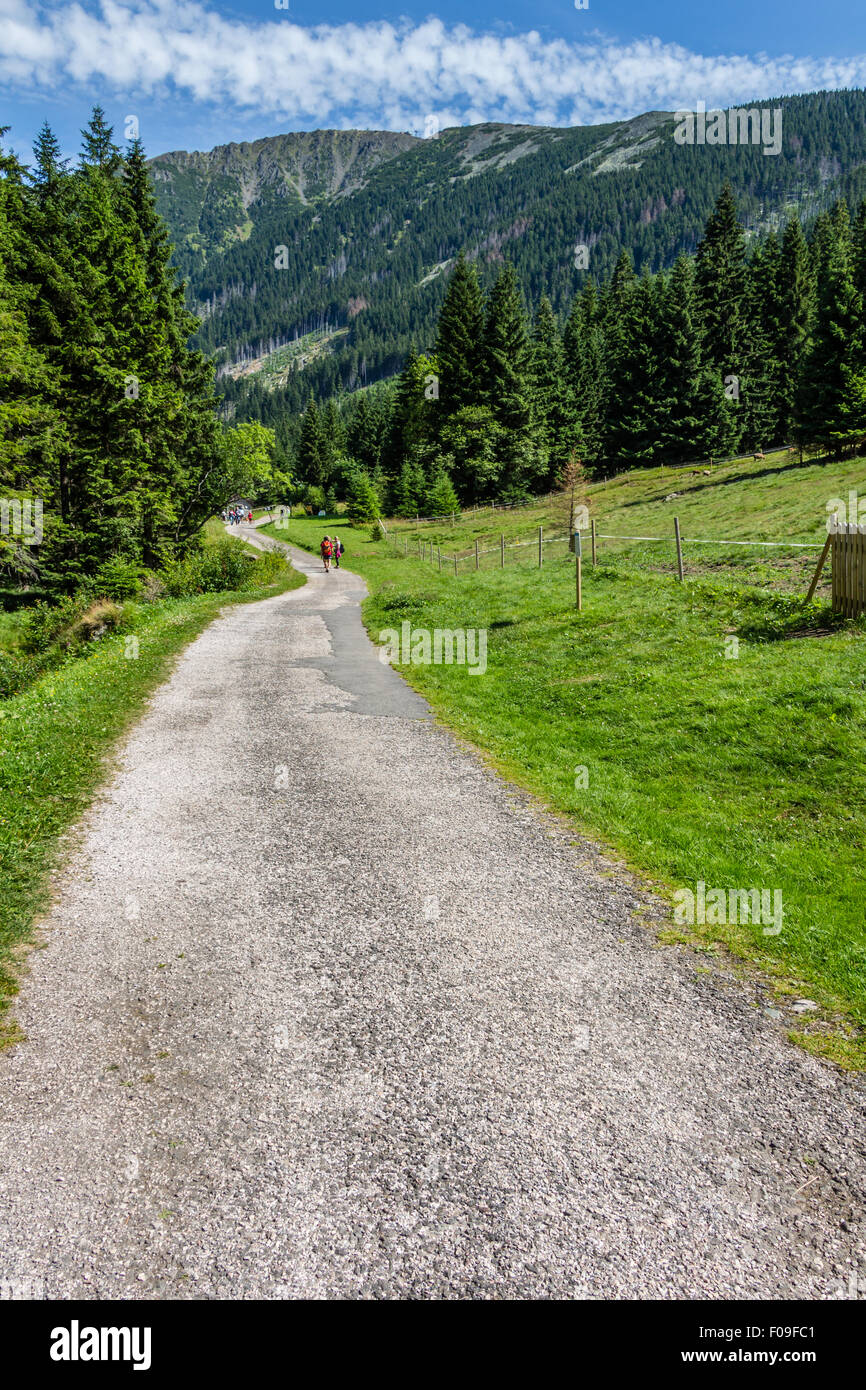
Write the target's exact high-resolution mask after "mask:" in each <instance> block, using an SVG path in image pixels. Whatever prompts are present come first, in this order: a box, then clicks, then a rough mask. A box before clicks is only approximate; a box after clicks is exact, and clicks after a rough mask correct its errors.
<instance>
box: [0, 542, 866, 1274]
mask: <svg viewBox="0 0 866 1390" xmlns="http://www.w3.org/2000/svg"><path fill="white" fill-rule="evenodd" d="M260 540H261V543H262V544H264V543H265V541H264V538H260ZM294 556H295V558H296V562H297V564H298V565H299V567H300V568H302V569H305V570H306V571H307V572H308V573H309V574H310V576H311V577H310V580H309V582H308V584H307V585H306V587H305V588H303V589H301V590H296V591H294V592H292V593H288V594H285V595H282V596H280V597H277V598H273V599H269V600H266V601H264V602H261V603H257V604H252V605H247V606H245V607H237V608H233V609H231V610H228V611H227V612H226V614H225V615H224V616H223V617H222V618H220V619H218V620H217V621H216V622H215V623H213V624H212V625H211V627H209V628H208V630H207V631H206V632H205V633H204V634H203V635H202V636H201V637H199V638H198V640H197V641H195V642H194V643H193V644H192V645H191V646H190V647H189V648H188V649H187V650H186V652H185V654H184V655H183V656H182V658H181V659H180V661H179V663H178V665H177V667H176V670H175V673H174V675H173V676H172V678H171V679H170V680H169V681H168V683H167V684H166V685H164V686H163V687H162V688H161V689H160V690H159V691H158V692H157V694H156V695H155V696H154V698H153V699H152V700H151V702H150V704H149V706H148V709H147V712H146V714H145V716H144V718H143V719H142V720H141V722H140V723H139V724H138V725H137V727H136V728H135V729H134V731H133V732H132V733H131V735H130V736H129V737H128V738H127V740H126V741H125V743H124V745H123V747H122V749H121V750H120V753H119V756H118V760H117V769H116V772H115V773H114V775H113V776H112V777H111V779H110V780H109V782H108V784H107V785H106V787H105V789H104V792H103V794H102V796H101V797H100V799H99V800H98V801H97V803H96V804H95V805H94V807H93V808H92V810H91V812H90V813H89V815H88V816H87V817H86V818H85V820H84V822H83V825H82V827H81V830H80V834H79V835H78V836H77V843H76V846H75V847H74V849H73V851H72V853H71V855H70V858H69V860H68V862H67V866H66V869H65V870H64V871H63V872H62V873H61V874H60V876H59V878H58V883H57V894H56V905H55V907H54V909H53V910H52V911H51V913H50V915H49V916H48V917H47V919H46V920H45V923H44V927H43V930H42V941H43V942H44V949H42V950H37V951H34V952H33V953H32V954H31V956H30V963H29V972H28V975H27V977H26V978H25V980H24V985H23V989H22V994H21V998H20V1001H19V1005H18V1009H17V1017H18V1020H19V1023H20V1024H21V1026H22V1028H23V1029H24V1031H25V1033H26V1042H24V1043H23V1044H21V1045H19V1046H18V1047H16V1048H14V1049H13V1050H11V1051H10V1052H8V1053H6V1054H4V1055H0V1291H4V1290H5V1293H6V1296H7V1297H8V1296H12V1297H26V1296H28V1295H32V1294H34V1293H35V1294H37V1295H44V1296H46V1297H50V1298H55V1297H60V1298H67V1297H69V1298H71V1297H93V1298H106V1297H124V1298H145V1299H146V1298H177V1297H181V1298H184V1297H189V1298H290V1297H309V1296H312V1297H330V1298H334V1297H337V1298H358V1297H361V1298H405V1297H413V1298H497V1297H518V1298H523V1297H538V1296H540V1297H553V1298H561V1297H567V1298H628V1297H631V1298H710V1297H721V1298H736V1297H758V1298H771V1299H775V1298H791V1297H797V1296H804V1297H807V1298H827V1297H839V1296H849V1294H848V1291H850V1288H851V1287H852V1284H851V1277H852V1275H856V1276H858V1277H859V1279H860V1284H859V1288H860V1292H861V1296H862V1294H863V1291H864V1290H866V1258H864V1250H863V1240H862V1234H861V1232H862V1226H861V1225H860V1224H859V1222H860V1210H861V1200H862V1193H863V1190H864V1186H866V1183H864V1175H866V1163H864V1154H863V1145H862V1135H863V1109H864V1093H863V1088H862V1086H861V1085H860V1084H859V1083H858V1082H856V1081H852V1080H850V1079H847V1078H846V1077H844V1076H842V1075H841V1074H839V1073H837V1072H836V1071H835V1070H833V1069H831V1068H830V1067H828V1066H825V1065H823V1064H820V1063H818V1062H816V1061H815V1060H813V1059H811V1058H810V1057H808V1056H806V1055H805V1054H803V1053H801V1052H800V1051H798V1050H797V1049H795V1048H793V1047H792V1046H791V1045H790V1044H788V1043H787V1042H786V1040H785V1038H784V1036H783V1033H782V1031H781V1028H780V1025H779V1024H778V1023H776V1022H774V1021H773V1020H772V1019H770V1018H768V1017H766V1016H765V1015H764V1014H762V1012H761V1011H760V1010H758V1009H756V1008H755V1007H754V1001H753V999H751V998H750V997H749V996H748V995H747V993H746V990H745V988H744V987H743V986H741V985H738V984H733V983H731V982H727V983H726V981H725V979H724V977H723V975H720V974H716V975H713V974H700V973H698V972H697V970H696V960H695V958H694V957H692V956H690V955H689V954H688V953H686V952H682V951H678V950H675V949H672V948H659V947H658V945H657V944H655V937H654V934H653V932H652V930H651V928H650V927H649V926H648V925H647V914H648V915H649V917H652V915H653V913H654V912H655V911H656V910H657V909H656V907H655V906H654V904H653V902H652V899H651V897H649V895H648V894H647V893H646V892H644V890H642V889H641V888H640V887H639V885H637V884H636V883H635V881H634V880H632V879H631V878H630V877H629V876H628V875H627V874H626V873H625V872H624V871H623V870H621V869H620V868H618V867H617V866H616V865H614V864H613V863H611V862H610V861H609V860H608V859H606V858H605V856H604V855H603V854H602V853H601V852H599V851H598V850H597V849H595V848H594V847H593V846H592V845H589V844H587V843H585V842H583V841H579V840H577V839H576V838H575V836H574V835H573V834H571V833H569V832H568V831H567V829H566V828H564V827H563V826H562V825H561V824H559V823H558V822H556V821H554V820H553V819H552V818H549V817H546V816H544V815H543V814H542V813H540V812H539V811H538V809H537V808H536V807H534V806H533V804H532V803H531V801H530V799H529V798H528V797H525V796H524V795H522V794H521V793H519V792H516V791H515V790H514V789H513V788H511V787H509V786H508V784H506V783H504V782H503V781H501V780H500V779H499V778H498V777H496V776H495V775H494V774H493V773H491V772H490V771H488V770H487V769H486V768H485V767H484V766H483V765H482V763H481V762H480V761H479V760H478V759H477V758H476V757H475V756H474V755H473V754H471V753H470V752H467V751H466V750H464V749H462V748H461V747H460V746H459V745H458V744H457V742H456V741H455V740H454V739H453V738H452V737H451V736H450V735H449V734H448V733H446V732H445V731H443V730H442V729H440V728H438V727H437V726H436V725H435V724H434V723H433V721H432V720H431V719H430V718H429V713H428V710H427V707H426V705H425V704H424V703H423V701H421V700H420V699H419V698H418V697H417V696H416V695H414V694H413V693H412V692H411V691H410V690H409V689H408V687H406V686H405V685H404V683H403V682H402V680H401V679H400V677H399V676H398V675H397V674H396V673H395V672H394V671H392V670H390V669H389V668H388V667H386V666H383V665H382V664H381V663H380V662H379V661H378V659H377V654H376V651H375V648H374V647H373V646H372V645H371V644H370V643H369V641H368V639H367V638H366V636H365V635H364V633H363V630H362V628H361V624H360V619H359V614H358V602H359V598H360V596H361V595H362V593H363V585H362V584H361V581H360V580H358V579H357V578H356V577H355V576H353V575H351V574H350V573H348V572H347V571H345V570H343V571H340V572H332V573H331V574H330V575H328V576H324V575H323V574H322V572H321V568H320V567H319V566H318V565H316V564H315V563H314V562H313V560H312V559H311V558H310V557H308V556H303V555H302V554H301V552H294ZM479 679H483V677H480V678H479Z"/></svg>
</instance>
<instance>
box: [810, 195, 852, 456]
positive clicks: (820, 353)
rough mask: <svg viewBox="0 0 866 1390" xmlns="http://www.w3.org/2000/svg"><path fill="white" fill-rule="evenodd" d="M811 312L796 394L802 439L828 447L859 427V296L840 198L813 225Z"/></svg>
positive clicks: (848, 440) (842, 443)
mask: <svg viewBox="0 0 866 1390" xmlns="http://www.w3.org/2000/svg"><path fill="white" fill-rule="evenodd" d="M815 246H816V290H815V318H814V322H813V324H812V331H811V337H810V344H809V348H808V351H807V353H806V356H805V358H804V362H803V371H802V374H801V380H800V391H799V399H798V430H799V434H800V437H801V439H802V440H803V441H804V442H805V443H807V444H811V445H818V446H819V447H822V448H824V449H826V450H828V451H831V450H838V449H839V448H844V447H849V446H850V445H851V444H852V443H853V442H855V441H856V440H857V439H859V438H860V437H861V435H862V434H863V433H864V424H863V422H862V421H861V420H860V418H859V415H858V412H857V405H858V401H859V390H858V381H859V378H860V374H861V373H862V371H863V367H864V363H863V358H862V350H861V341H862V340H861V332H862V323H863V300H862V298H861V296H860V295H859V294H858V292H857V289H856V286H855V283H854V252H853V245H852V240H851V233H850V224H849V222H848V217H847V208H846V207H845V205H844V203H841V204H837V206H836V208H835V209H834V212H833V215H832V216H831V217H830V218H828V219H827V220H826V221H824V222H823V223H822V224H821V226H820V227H818V228H816V238H815Z"/></svg>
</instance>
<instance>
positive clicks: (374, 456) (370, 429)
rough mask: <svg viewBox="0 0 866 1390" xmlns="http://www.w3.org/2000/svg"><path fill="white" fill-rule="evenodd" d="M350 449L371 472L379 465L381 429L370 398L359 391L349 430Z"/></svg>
mask: <svg viewBox="0 0 866 1390" xmlns="http://www.w3.org/2000/svg"><path fill="white" fill-rule="evenodd" d="M347 444H348V450H349V454H350V456H351V458H353V459H354V460H355V462H356V463H357V464H359V466H360V467H361V468H362V469H363V470H364V471H365V472H366V473H369V474H371V475H372V474H373V473H374V472H375V470H376V469H377V468H378V466H379V429H378V421H377V419H376V415H375V412H374V410H373V407H372V406H371V404H370V398H369V396H368V394H367V392H366V391H361V392H359V400H358V404H357V407H356V409H355V413H354V415H353V417H352V420H351V423H350V425H349V431H348V440H347Z"/></svg>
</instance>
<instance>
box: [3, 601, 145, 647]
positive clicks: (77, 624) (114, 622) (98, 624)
mask: <svg viewBox="0 0 866 1390" xmlns="http://www.w3.org/2000/svg"><path fill="white" fill-rule="evenodd" d="M122 617H123V609H122V608H121V607H120V606H119V605H118V604H116V603H114V602H113V601H112V600H111V599H105V598H104V599H99V600H98V601H97V602H96V603H88V601H87V597H86V596H85V595H82V594H67V596H66V597H65V598H62V599H60V600H59V602H57V603H36V604H34V605H33V607H32V608H30V609H29V610H28V611H27V612H26V613H25V615H24V618H23V620H22V623H21V645H22V646H23V648H24V650H25V652H29V653H45V652H48V651H50V649H51V648H52V647H60V648H61V649H63V650H66V651H68V650H69V649H70V648H71V647H76V646H80V645H82V644H84V643H86V642H92V641H93V640H94V639H95V638H99V637H102V636H103V635H104V634H105V633H106V632H110V631H112V630H113V629H114V628H116V627H118V626H119V625H120V622H121V619H122Z"/></svg>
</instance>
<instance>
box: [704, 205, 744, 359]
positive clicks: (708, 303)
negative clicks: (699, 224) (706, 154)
mask: <svg viewBox="0 0 866 1390" xmlns="http://www.w3.org/2000/svg"><path fill="white" fill-rule="evenodd" d="M745 282H746V276H745V238H744V235H743V228H742V226H741V225H740V222H739V220H738V218H737V204H736V200H735V198H734V194H733V191H732V189H731V185H730V184H729V183H726V184H725V186H724V188H723V189H722V191H721V193H720V194H719V197H718V199H717V201H716V206H715V208H714V210H713V212H712V214H711V215H710V218H709V220H708V222H707V226H706V230H705V232H704V236H703V239H702V241H701V242H700V244H699V246H698V249H697V255H696V260H695V285H696V290H697V302H698V314H699V319H700V326H701V329H702V334H703V345H702V346H703V355H704V360H705V361H706V363H707V365H708V366H710V367H714V368H716V370H717V371H718V372H720V373H721V374H722V375H723V376H727V375H733V376H740V375H741V374H742V370H743V362H742V354H743V345H744V344H743V339H744V322H743V297H744V293H745Z"/></svg>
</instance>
